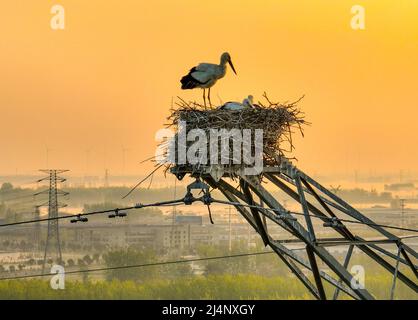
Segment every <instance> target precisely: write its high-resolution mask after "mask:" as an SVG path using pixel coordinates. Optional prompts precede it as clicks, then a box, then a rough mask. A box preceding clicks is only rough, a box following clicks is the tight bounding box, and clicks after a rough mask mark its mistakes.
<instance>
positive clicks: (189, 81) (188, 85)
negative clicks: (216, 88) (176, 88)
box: [180, 67, 203, 89]
mask: <svg viewBox="0 0 418 320" xmlns="http://www.w3.org/2000/svg"><path fill="white" fill-rule="evenodd" d="M195 71H197V69H196V67H193V68H191V69H190V71H189V73H188V74H187V75H185V76H184V77H183V78H181V80H180V82H181V88H182V89H194V88H197V87H199V85H201V84H203V82H200V81H199V80H197V79H195V78H193V76H192V73H193V72H195Z"/></svg>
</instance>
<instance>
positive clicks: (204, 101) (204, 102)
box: [203, 89, 206, 109]
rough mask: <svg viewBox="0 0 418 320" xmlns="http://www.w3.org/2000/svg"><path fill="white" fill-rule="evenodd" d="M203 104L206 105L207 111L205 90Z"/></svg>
mask: <svg viewBox="0 0 418 320" xmlns="http://www.w3.org/2000/svg"><path fill="white" fill-rule="evenodd" d="M203 104H204V105H205V109H206V95H205V89H203Z"/></svg>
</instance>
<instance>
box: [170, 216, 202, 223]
mask: <svg viewBox="0 0 418 320" xmlns="http://www.w3.org/2000/svg"><path fill="white" fill-rule="evenodd" d="M176 223H177V224H196V225H202V224H203V218H202V216H176Z"/></svg>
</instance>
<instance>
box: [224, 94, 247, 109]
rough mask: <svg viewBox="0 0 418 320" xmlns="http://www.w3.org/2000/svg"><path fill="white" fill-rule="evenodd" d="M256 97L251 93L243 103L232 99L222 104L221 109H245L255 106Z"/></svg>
mask: <svg viewBox="0 0 418 320" xmlns="http://www.w3.org/2000/svg"><path fill="white" fill-rule="evenodd" d="M253 101H254V98H253V96H252V95H249V96H248V97H247V98H245V99H244V100H243V101H242V103H239V102H234V101H230V102H227V103H225V104H224V105H223V106H221V107H220V108H219V109H221V110H231V111H234V110H243V109H249V108H253V109H254V108H255V107H254V102H253Z"/></svg>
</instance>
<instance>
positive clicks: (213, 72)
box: [180, 52, 237, 107]
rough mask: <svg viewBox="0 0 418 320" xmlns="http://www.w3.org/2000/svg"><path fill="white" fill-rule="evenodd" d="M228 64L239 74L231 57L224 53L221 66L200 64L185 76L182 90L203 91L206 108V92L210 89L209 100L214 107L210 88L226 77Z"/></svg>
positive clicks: (182, 81) (182, 79)
mask: <svg viewBox="0 0 418 320" xmlns="http://www.w3.org/2000/svg"><path fill="white" fill-rule="evenodd" d="M227 63H229V65H230V66H231V68H232V71H234V73H235V74H237V72H236V71H235V68H234V65H233V64H232V60H231V56H230V55H229V53H228V52H224V53H222V55H221V63H220V64H213V63H200V64H199V65H197V66H196V67H193V68H192V69H190V71H189V73H188V74H187V75H185V76H184V77H183V78H181V81H180V82H181V88H182V89H184V90H187V89H194V88H201V89H203V102H204V104H205V107H206V96H205V90H206V89H209V92H208V100H209V104H210V106H212V103H211V101H210V88H211V87H212V86H213V85H214V84H215V83H216V81H218V80H219V79H221V78H223V77H224V76H225V74H226V64H227Z"/></svg>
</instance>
